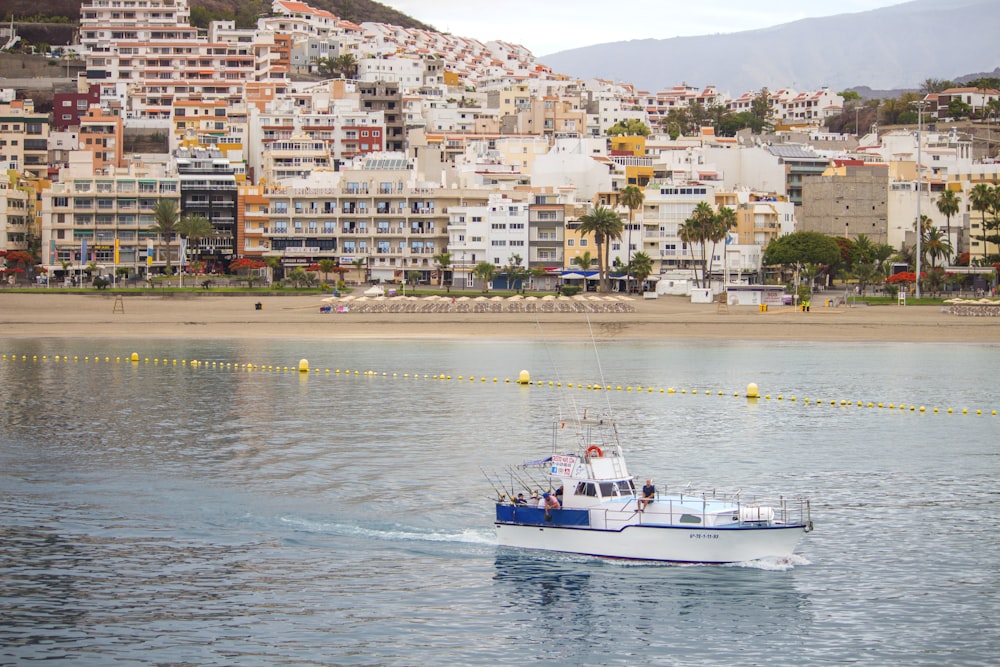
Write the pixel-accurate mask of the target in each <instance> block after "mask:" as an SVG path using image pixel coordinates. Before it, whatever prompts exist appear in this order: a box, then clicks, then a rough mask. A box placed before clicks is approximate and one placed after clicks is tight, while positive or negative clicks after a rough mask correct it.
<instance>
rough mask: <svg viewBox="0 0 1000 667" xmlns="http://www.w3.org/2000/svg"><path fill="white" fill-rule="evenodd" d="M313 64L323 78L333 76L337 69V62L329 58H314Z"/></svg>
mask: <svg viewBox="0 0 1000 667" xmlns="http://www.w3.org/2000/svg"><path fill="white" fill-rule="evenodd" d="M311 64H312V66H313V67H315V68H316V73H317V74H319V75H320V76H323V77H327V76H332V75H333V73H334V71H336V69H337V64H336V60H334V59H333V58H329V57H327V56H319V57H318V58H313V59H312V62H311Z"/></svg>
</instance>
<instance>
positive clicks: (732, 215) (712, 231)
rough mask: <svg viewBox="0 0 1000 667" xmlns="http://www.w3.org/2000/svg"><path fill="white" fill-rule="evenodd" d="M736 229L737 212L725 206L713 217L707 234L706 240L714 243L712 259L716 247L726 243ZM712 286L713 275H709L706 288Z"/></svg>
mask: <svg viewBox="0 0 1000 667" xmlns="http://www.w3.org/2000/svg"><path fill="white" fill-rule="evenodd" d="M735 228H736V211H734V210H733V209H731V208H729V207H728V206H723V207H722V208H720V209H719V212H718V213H716V214H715V215H713V216H712V222H711V224H710V226H709V228H708V231H707V233H706V234H705V240H706V241H710V242H711V243H712V253H711V255H710V256H711V257H715V248H716V246H717V245H718V244H719V243H721V242H724V241H725V240H726V238H727V237H728V236H729V232H731V231H732V230H733V229H735ZM711 286H712V274H711V272H709V274H708V284H707V285H706V287H711Z"/></svg>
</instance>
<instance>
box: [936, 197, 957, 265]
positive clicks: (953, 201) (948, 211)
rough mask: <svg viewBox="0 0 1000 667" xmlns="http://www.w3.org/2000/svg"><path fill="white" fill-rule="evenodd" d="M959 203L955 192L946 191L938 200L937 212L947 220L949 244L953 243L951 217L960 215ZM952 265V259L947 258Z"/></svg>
mask: <svg viewBox="0 0 1000 667" xmlns="http://www.w3.org/2000/svg"><path fill="white" fill-rule="evenodd" d="M958 209H959V201H958V195H956V194H955V191H954V190H945V191H944V192H942V193H941V195H940V196H939V197H938V198H937V210H938V211H939V212H940V213H941V215H943V216H944V219H945V238H946V239H948V242H949V243H950V242H951V216H953V215H955V214H957V213H958ZM947 259H948V260H949V263H950V257H949V258H947Z"/></svg>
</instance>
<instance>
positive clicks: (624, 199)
mask: <svg viewBox="0 0 1000 667" xmlns="http://www.w3.org/2000/svg"><path fill="white" fill-rule="evenodd" d="M645 198H646V195H645V194H643V192H642V190H641V189H639V188H638V187H636V186H634V185H629V186H627V187H625V188H623V189H622V191H621V193H620V195H619V201H621V203H622V206H624V207H625V208H627V209H628V248H627V250H628V252H627V254H626V259H627V263H628V264H630V265H631V264H632V215H633V214H634V213H635V210H636V209H637V208H640V207H641V206H642V202H643V201H644V200H645Z"/></svg>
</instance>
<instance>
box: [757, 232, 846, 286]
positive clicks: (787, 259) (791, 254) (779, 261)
mask: <svg viewBox="0 0 1000 667" xmlns="http://www.w3.org/2000/svg"><path fill="white" fill-rule="evenodd" d="M839 259H840V246H838V245H837V242H836V241H835V240H834V239H833V237H832V236H827V235H826V234H820V233H819V232H805V231H802V232H792V233H791V234H786V235H785V236H780V237H778V238H776V239H774V240H773V241H771V242H770V243H768V244H767V247H766V248H764V257H763V263H764V265H765V266H782V267H787V268H792V269H794V270H795V273H796V275H799V274H800V272H803V269H804V268H806V269H807V270H805V271H804V275H807V276H809V277H810V278H814V277H815V276H816V275H818V274H819V273H820V272H821V270H822V266H824V265H825V266H831V265H833V264H836V263H837V261H838V260H839ZM807 267H812V268H807ZM813 269H815V270H813Z"/></svg>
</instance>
